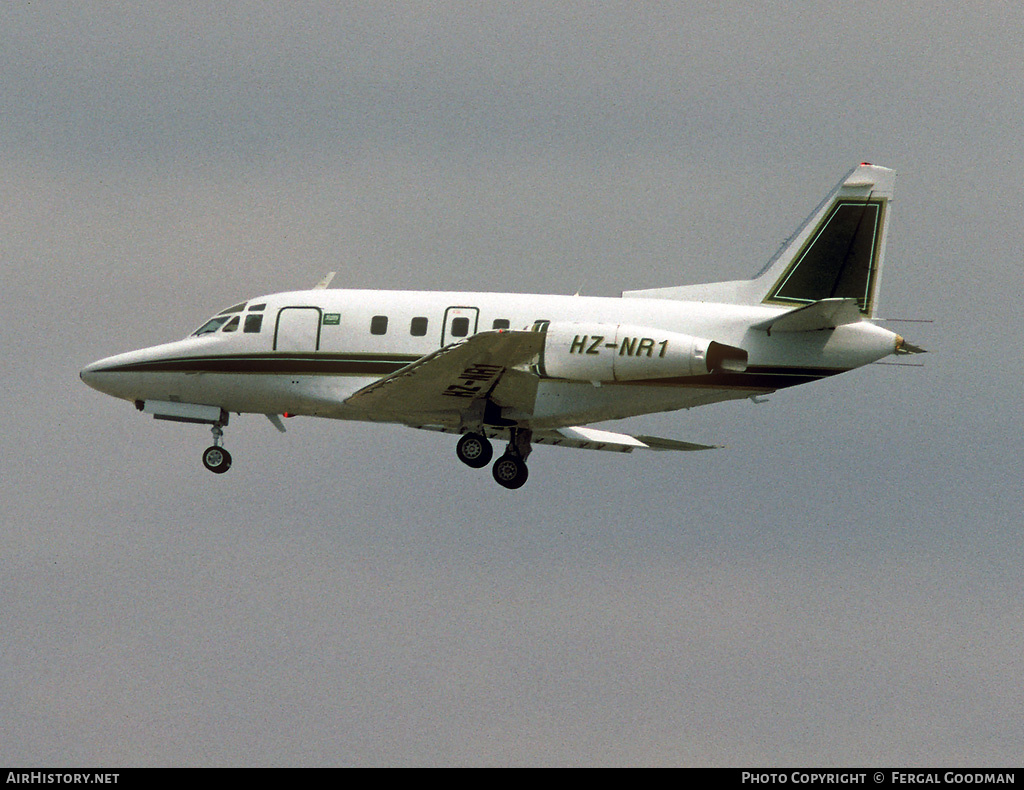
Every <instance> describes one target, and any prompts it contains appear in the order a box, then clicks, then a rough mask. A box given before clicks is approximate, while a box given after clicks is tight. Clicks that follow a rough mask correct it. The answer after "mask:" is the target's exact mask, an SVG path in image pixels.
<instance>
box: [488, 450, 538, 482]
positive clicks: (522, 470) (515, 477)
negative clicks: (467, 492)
mask: <svg viewBox="0 0 1024 790" xmlns="http://www.w3.org/2000/svg"><path fill="white" fill-rule="evenodd" d="M529 473H530V472H529V470H528V469H527V468H526V461H524V460H523V459H522V458H517V457H516V456H514V455H503V456H501V458H499V459H498V460H497V461H495V462H494V467H493V468H492V469H491V474H493V475H494V479H495V480H496V481H497V482H498V485H502V486H505V488H519V487H521V486H522V485H523V483H525V482H526V478H527V476H528V475H529Z"/></svg>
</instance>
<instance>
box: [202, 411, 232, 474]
mask: <svg viewBox="0 0 1024 790" xmlns="http://www.w3.org/2000/svg"><path fill="white" fill-rule="evenodd" d="M210 431H211V432H212V433H213V446H212V447H207V448H206V449H205V450H203V466H205V467H206V468H207V469H209V470H210V471H211V472H213V473H214V474H215V475H222V474H224V473H225V472H226V471H228V469H230V468H231V453H229V452H228V451H227V450H225V449H224V448H223V447H222V446H221V443H222V441H223V437H224V430H223V429H222V428H221V424H220V423H214V425H213V427H212V428H210Z"/></svg>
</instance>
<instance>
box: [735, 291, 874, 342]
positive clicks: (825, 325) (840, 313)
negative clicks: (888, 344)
mask: <svg viewBox="0 0 1024 790" xmlns="http://www.w3.org/2000/svg"><path fill="white" fill-rule="evenodd" d="M862 318H863V316H862V315H861V312H860V308H859V307H858V305H857V300H856V299H820V300H819V301H817V302H811V303H810V304H807V305H804V306H803V307H798V308H796V309H795V310H790V311H788V312H786V313H782V314H781V315H777V316H775V317H773V318H770V319H768V320H767V321H762V322H761V323H759V324H754V326H753V328H754V329H763V330H765V331H766V332H768V334H771V333H772V332H814V331H816V330H818V329H835V328H836V327H837V326H842V325H843V324H856V323H857V322H858V321H860V320H862Z"/></svg>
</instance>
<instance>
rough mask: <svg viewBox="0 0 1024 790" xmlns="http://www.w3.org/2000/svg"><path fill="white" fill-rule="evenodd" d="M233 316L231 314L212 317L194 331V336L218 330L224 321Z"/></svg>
mask: <svg viewBox="0 0 1024 790" xmlns="http://www.w3.org/2000/svg"><path fill="white" fill-rule="evenodd" d="M229 318H231V316H230V315H218V316H216V317H215V318H211V319H210V320H209V321H207V322H206V323H205V324H203V325H202V326H201V327H199V328H198V329H197V330H196V331H195V332H193V333H192V337H200V336H201V335H208V334H210V333H211V332H216V331H217V330H218V329H220V328H221V327H222V326H223V325H224V323H225V322H226V321H227V320H228V319H229Z"/></svg>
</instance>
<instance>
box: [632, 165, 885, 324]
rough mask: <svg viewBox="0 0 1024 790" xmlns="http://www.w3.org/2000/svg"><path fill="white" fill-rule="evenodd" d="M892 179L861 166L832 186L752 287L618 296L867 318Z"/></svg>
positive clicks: (879, 268)
mask: <svg viewBox="0 0 1024 790" xmlns="http://www.w3.org/2000/svg"><path fill="white" fill-rule="evenodd" d="M895 178H896V173H895V171H893V170H889V169H888V168H885V167H877V166H875V165H870V164H867V163H862V164H860V165H858V166H857V167H855V168H853V170H851V171H850V172H849V173H848V174H847V175H846V177H845V178H843V180H842V181H840V182H839V184H838V185H836V187H835V189H833V190H832V191H831V192H830V193H829V194H828V196H827V197H826V198H825V200H823V201H822V202H821V204H820V205H819V206H818V208H816V209H815V210H814V212H813V213H812V214H811V216H810V217H808V218H807V220H806V221H805V222H804V224H803V225H801V227H800V229H799V230H797V232H796V233H794V234H793V235H792V236H790V237H789V239H787V240H786V241H785V243H783V245H782V248H781V249H780V250H779V251H778V252H777V253H776V254H775V256H774V257H773V258H772V259H771V260H770V261H768V263H767V265H765V267H764V268H763V269H762V270H761V271H760V272H758V274H757V275H756V276H755V277H754V279H752V280H742V281H735V282H726V283H711V284H708V285H693V286H682V287H679V288H658V289H654V290H649V291H627V292H625V293H623V296H627V297H642V298H664V299H689V300H692V299H697V300H701V301H721V302H729V303H734V304H773V305H789V306H800V305H806V304H810V303H812V302H817V301H819V300H821V299H855V300H856V301H857V307H858V308H859V309H860V312H861V313H862V314H863V315H865V316H867V317H869V318H871V317H873V316H874V315H875V306H876V303H877V300H878V286H879V283H880V282H881V276H882V263H883V261H884V258H885V241H886V231H887V228H888V224H889V201H890V200H892V195H893V184H894V182H895Z"/></svg>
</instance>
